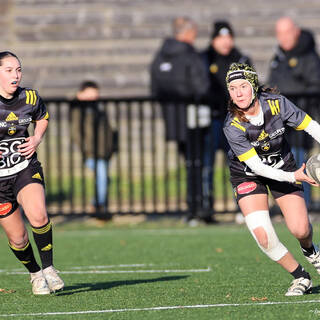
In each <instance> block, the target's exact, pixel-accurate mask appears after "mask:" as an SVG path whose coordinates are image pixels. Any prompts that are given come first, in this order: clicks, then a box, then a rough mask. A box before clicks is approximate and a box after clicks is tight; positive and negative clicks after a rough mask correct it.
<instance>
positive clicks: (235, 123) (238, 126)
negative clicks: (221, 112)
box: [231, 121, 246, 132]
mask: <svg viewBox="0 0 320 320" xmlns="http://www.w3.org/2000/svg"><path fill="white" fill-rule="evenodd" d="M231 125H232V126H235V127H236V128H238V129H240V130H242V131H243V132H246V128H245V127H243V126H242V125H240V124H239V123H237V122H235V121H232V122H231Z"/></svg>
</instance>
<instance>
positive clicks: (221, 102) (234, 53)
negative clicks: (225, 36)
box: [202, 45, 252, 118]
mask: <svg viewBox="0 0 320 320" xmlns="http://www.w3.org/2000/svg"><path fill="white" fill-rule="evenodd" d="M202 58H203V61H204V64H205V66H206V69H207V73H208V76H209V79H210V89H209V91H208V94H207V96H206V100H207V101H206V102H207V103H208V104H209V105H210V106H211V109H212V115H213V117H215V118H217V117H221V118H224V117H225V115H226V113H227V104H228V100H229V93H228V89H227V86H226V75H227V71H228V69H229V66H230V64H231V63H233V62H239V63H246V64H249V65H252V64H251V61H250V58H249V57H247V56H245V55H243V54H242V53H241V52H240V51H239V50H238V49H237V48H233V49H232V50H231V52H230V54H229V55H227V56H222V55H220V54H219V53H218V52H216V51H215V50H214V48H213V47H212V46H211V45H210V46H209V47H208V48H207V49H206V50H204V51H203V52H202Z"/></svg>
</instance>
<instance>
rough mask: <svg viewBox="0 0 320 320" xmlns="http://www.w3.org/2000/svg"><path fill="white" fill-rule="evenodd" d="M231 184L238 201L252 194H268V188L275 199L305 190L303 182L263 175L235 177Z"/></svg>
mask: <svg viewBox="0 0 320 320" xmlns="http://www.w3.org/2000/svg"><path fill="white" fill-rule="evenodd" d="M231 184H232V187H233V191H234V194H235V197H236V200H237V201H239V200H240V199H241V198H244V197H246V196H250V195H252V194H261V193H262V194H268V188H269V190H270V193H271V194H272V196H273V198H274V199H277V198H280V197H282V196H284V195H285V194H290V193H293V192H296V191H303V186H302V183H301V182H297V183H289V182H280V181H276V180H272V179H268V178H264V177H261V176H254V177H245V178H244V177H238V178H233V179H231Z"/></svg>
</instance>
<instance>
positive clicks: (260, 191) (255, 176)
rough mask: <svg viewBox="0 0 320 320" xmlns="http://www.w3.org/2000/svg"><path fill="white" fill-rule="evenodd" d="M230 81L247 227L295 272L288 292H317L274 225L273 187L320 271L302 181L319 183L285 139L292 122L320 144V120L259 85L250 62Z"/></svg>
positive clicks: (234, 169) (229, 120)
mask: <svg viewBox="0 0 320 320" xmlns="http://www.w3.org/2000/svg"><path fill="white" fill-rule="evenodd" d="M226 82H227V86H228V90H229V95H230V101H229V112H228V115H227V117H226V121H225V124H224V133H225V135H226V137H227V139H228V142H229V144H230V147H231V149H230V151H229V153H228V160H229V166H230V174H231V179H230V180H231V183H232V186H233V188H234V191H235V195H236V199H237V201H238V204H239V207H240V209H241V211H242V213H243V215H244V218H245V221H246V224H247V227H248V229H249V230H250V232H251V233H252V235H253V237H254V239H255V240H256V241H257V243H258V245H259V247H260V249H261V250H262V251H263V252H264V253H266V254H267V255H268V256H269V257H270V258H271V259H272V260H274V261H276V262H277V263H278V264H280V265H281V266H282V267H283V268H284V269H285V270H287V271H288V272H289V273H291V275H292V276H293V277H294V280H293V282H292V285H291V286H290V288H289V289H288V291H287V293H286V295H287V296H296V295H303V294H304V293H308V292H311V290H312V282H311V279H310V275H309V273H308V272H306V271H305V270H304V269H303V267H302V266H301V265H300V264H299V263H298V262H297V261H296V260H295V258H294V257H293V256H292V254H291V253H290V252H289V251H288V250H287V248H286V247H285V246H284V245H283V244H282V243H281V242H280V241H279V239H278V237H277V235H276V233H275V230H274V228H273V226H272V223H271V220H270V216H269V208H268V191H267V187H268V188H269V189H270V192H271V194H272V195H273V197H274V198H275V200H276V202H277V204H278V205H279V207H280V209H281V211H282V213H283V216H284V219H285V222H286V224H287V227H288V229H289V230H290V232H291V233H292V234H293V235H294V236H295V237H296V239H297V240H298V241H299V243H300V246H301V248H302V252H303V254H304V255H305V257H306V258H307V260H308V261H309V262H310V263H312V264H313V265H314V266H315V268H316V270H317V272H318V273H319V274H320V253H319V249H318V248H317V246H316V245H314V244H313V242H312V226H311V224H310V221H309V218H308V213H307V208H306V204H305V201H304V198H303V188H302V184H301V182H303V181H304V182H308V183H309V184H311V185H315V186H317V184H316V182H315V181H314V180H313V179H311V178H309V177H308V176H307V175H306V174H305V173H304V169H305V164H303V165H302V166H301V168H299V169H297V168H296V164H295V161H294V157H293V155H292V153H291V151H290V147H289V145H288V143H287V141H286V140H285V138H284V133H285V130H286V127H288V126H290V127H293V128H295V129H296V130H305V131H306V132H307V133H309V134H310V135H311V136H312V137H313V138H314V139H315V140H316V141H318V142H319V143H320V125H319V124H318V123H317V122H316V121H314V120H312V119H311V118H310V116H309V115H308V114H306V113H305V112H304V111H302V110H300V109H299V108H298V107H297V106H295V105H294V104H293V103H292V102H290V101H289V100H288V99H286V98H285V97H284V96H281V95H279V94H277V93H275V90H273V89H271V88H262V87H259V85H258V76H257V73H256V71H255V70H254V69H253V68H251V67H250V66H248V65H245V64H239V63H236V64H232V65H231V66H230V68H229V71H228V73H227V77H226Z"/></svg>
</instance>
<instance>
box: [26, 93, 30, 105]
mask: <svg viewBox="0 0 320 320" xmlns="http://www.w3.org/2000/svg"><path fill="white" fill-rule="evenodd" d="M29 103H30V92H29V91H28V90H26V104H29Z"/></svg>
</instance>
